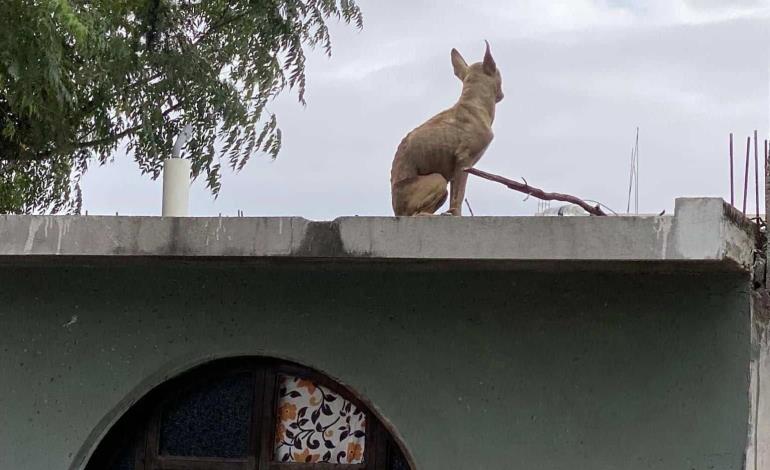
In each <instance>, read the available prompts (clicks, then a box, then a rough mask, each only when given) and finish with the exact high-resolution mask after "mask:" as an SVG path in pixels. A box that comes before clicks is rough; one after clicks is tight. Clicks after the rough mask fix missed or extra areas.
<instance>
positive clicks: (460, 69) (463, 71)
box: [452, 49, 468, 81]
mask: <svg viewBox="0 0 770 470" xmlns="http://www.w3.org/2000/svg"><path fill="white" fill-rule="evenodd" d="M452 67H453V68H454V70H455V75H456V76H457V78H459V79H460V81H464V80H465V76H466V75H468V63H467V62H465V59H463V56H462V55H461V54H460V53H459V52H458V51H457V49H452Z"/></svg>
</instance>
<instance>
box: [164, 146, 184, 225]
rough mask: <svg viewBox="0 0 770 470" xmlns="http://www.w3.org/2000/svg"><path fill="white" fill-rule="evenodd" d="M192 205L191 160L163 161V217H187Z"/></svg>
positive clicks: (171, 159) (169, 159) (174, 159)
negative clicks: (190, 204)
mask: <svg viewBox="0 0 770 470" xmlns="http://www.w3.org/2000/svg"><path fill="white" fill-rule="evenodd" d="M189 203H190V160H185V159H184V158H168V159H166V160H163V217H187V215H188V207H189Z"/></svg>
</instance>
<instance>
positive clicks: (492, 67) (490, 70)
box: [484, 41, 497, 75]
mask: <svg viewBox="0 0 770 470" xmlns="http://www.w3.org/2000/svg"><path fill="white" fill-rule="evenodd" d="M484 42H486V43H487V52H486V54H484V73H486V74H487V75H494V74H495V72H497V64H496V63H495V59H494V58H493V57H492V51H491V50H490V49H489V42H488V41H484Z"/></svg>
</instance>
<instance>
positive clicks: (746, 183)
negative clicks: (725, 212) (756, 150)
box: [743, 136, 751, 215]
mask: <svg viewBox="0 0 770 470" xmlns="http://www.w3.org/2000/svg"><path fill="white" fill-rule="evenodd" d="M750 156H751V136H749V138H748V139H746V168H745V169H744V171H743V215H746V200H747V199H748V197H749V157H750Z"/></svg>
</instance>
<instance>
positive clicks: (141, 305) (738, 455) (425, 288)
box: [0, 260, 751, 470]
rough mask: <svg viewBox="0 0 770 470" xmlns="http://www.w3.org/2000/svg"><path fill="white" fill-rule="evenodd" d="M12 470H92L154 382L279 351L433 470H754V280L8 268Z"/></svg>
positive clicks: (7, 417) (0, 367)
mask: <svg viewBox="0 0 770 470" xmlns="http://www.w3.org/2000/svg"><path fill="white" fill-rule="evenodd" d="M0 286H2V288H0V377H2V380H0V468H2V469H20V470H53V469H80V468H82V466H83V465H84V464H85V461H86V460H87V457H88V455H89V453H90V452H91V451H92V450H93V448H94V447H95V446H96V445H97V444H98V440H99V439H100V437H101V436H102V435H103V434H104V433H105V432H106V431H107V429H108V428H109V425H110V424H111V423H113V422H114V421H115V420H117V418H118V417H119V416H120V414H121V413H123V412H124V411H125V410H126V409H127V408H128V407H129V406H130V404H131V403H132V402H133V401H136V400H137V399H138V398H139V397H141V396H142V395H143V394H144V393H146V392H147V391H148V390H150V389H151V388H152V387H153V386H155V385H157V384H158V383H161V382H162V381H164V380H165V379H167V378H168V377H170V376H173V375H175V374H178V373H180V372H182V371H184V370H186V369H189V368H190V367H193V366H194V365H196V364H200V363H203V362H206V361H208V360H211V359H214V358H218V357H229V356H239V355H267V356H275V357H280V358H286V359H290V360H293V361H296V362H299V363H302V364H305V365H307V366H311V367H315V368H317V369H319V370H321V371H323V372H325V373H327V374H329V375H330V376H332V377H334V378H336V379H337V380H339V381H341V382H343V383H345V384H347V385H349V386H351V387H352V388H353V389H355V390H356V391H357V392H358V393H360V394H361V395H362V396H363V397H365V398H366V399H367V400H368V401H370V402H371V403H372V404H373V406H374V407H375V408H376V409H377V410H378V411H379V412H380V413H381V414H382V415H383V416H384V417H385V418H386V419H387V420H388V421H390V423H391V424H392V425H393V427H394V429H395V430H396V432H397V434H398V436H400V438H401V439H403V442H404V443H405V445H406V447H407V449H408V450H409V452H410V453H411V455H412V457H413V459H414V461H415V463H416V465H417V468H418V469H420V470H432V469H517V468H521V469H530V468H537V469H543V470H568V469H569V470H573V469H576V468H579V469H595V470H604V469H607V470H609V469H613V470H614V469H618V468H623V469H639V470H641V469H650V470H664V469H665V470H682V469H710V468H715V469H720V470H731V469H735V470H738V469H740V468H742V465H743V454H744V451H745V448H746V441H747V435H748V422H749V419H748V414H749V396H748V390H749V384H748V380H749V364H750V359H751V357H750V356H751V347H750V343H751V338H750V336H751V325H750V312H749V302H748V292H747V286H748V280H747V279H746V275H742V274H735V273H733V274H725V273H711V274H687V273H682V272H680V273H676V274H674V273H669V274H665V273H660V272H658V273H655V274H652V273H650V274H644V273H634V272H602V271H596V270H594V271H586V272H579V271H577V272H576V271H571V272H561V271H559V270H558V269H557V270H551V271H549V272H538V271H535V270H514V271H512V270H501V269H496V270H485V269H483V268H480V267H474V268H468V267H463V266H462V264H461V263H455V264H452V263H449V264H442V265H441V267H440V268H439V267H437V268H436V269H400V268H398V267H397V266H396V267H394V266H390V267H382V266H380V267H378V266H376V265H373V266H370V267H365V266H364V267H362V266H361V265H357V266H355V267H351V266H348V267H344V266H339V265H328V266H327V265H325V264H323V263H319V262H316V263H313V264H309V265H307V266H305V267H303V265H301V264H299V265H297V264H295V265H292V266H283V265H281V264H275V265H261V266H248V265H242V264H241V265H239V264H229V265H224V264H219V263H216V262H213V261H212V262H196V263H178V262H177V263H171V264H169V263H167V262H162V261H159V260H158V261H148V262H146V263H140V264H136V263H134V264H132V265H121V264H120V263H119V262H117V261H116V262H115V263H114V264H113V265H106V264H105V265H98V266H91V267H78V266H74V265H50V266H42V265H37V266H26V267H24V266H18V265H16V266H14V265H5V266H0Z"/></svg>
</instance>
